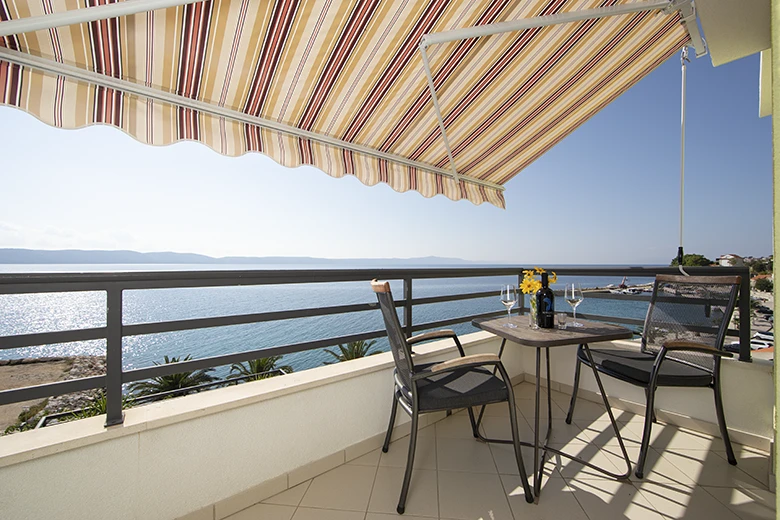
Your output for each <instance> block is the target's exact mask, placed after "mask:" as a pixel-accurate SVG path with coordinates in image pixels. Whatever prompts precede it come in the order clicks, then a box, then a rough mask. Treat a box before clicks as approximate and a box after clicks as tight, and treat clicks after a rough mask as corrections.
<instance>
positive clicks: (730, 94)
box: [0, 56, 772, 265]
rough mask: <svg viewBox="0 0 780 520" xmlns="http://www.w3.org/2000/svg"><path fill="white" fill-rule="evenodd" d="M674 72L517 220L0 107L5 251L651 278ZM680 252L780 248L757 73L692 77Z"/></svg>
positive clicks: (670, 253)
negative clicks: (430, 264)
mask: <svg viewBox="0 0 780 520" xmlns="http://www.w3.org/2000/svg"><path fill="white" fill-rule="evenodd" d="M679 63H680V62H679V56H674V57H672V58H670V59H669V60H668V61H667V62H666V63H665V64H664V65H662V66H661V67H659V68H658V69H657V70H656V71H654V72H653V73H652V74H650V75H649V76H648V77H647V78H645V79H644V80H643V81H642V82H640V83H639V84H638V85H636V86H635V87H634V88H633V89H631V90H630V91H629V92H627V93H626V94H624V95H623V96H622V97H620V98H619V99H618V100H617V101H615V102H614V103H612V104H611V105H610V106H608V107H607V108H606V109H604V110H603V111H602V112H601V113H599V114H597V115H596V116H595V117H594V118H592V119H591V120H590V121H588V122H587V123H586V124H585V125H583V126H582V127H581V128H579V129H578V130H577V131H576V132H575V133H573V134H572V135H570V136H569V137H568V138H567V139H565V140H564V141H563V142H561V143H560V144H558V145H557V146H556V147H555V148H553V149H552V150H551V151H550V152H548V153H547V154H546V155H545V156H543V157H542V158H541V159H539V160H538V161H536V162H535V163H534V164H533V165H531V166H530V167H529V168H527V169H526V170H525V171H523V172H522V173H520V175H518V176H517V177H515V178H514V179H513V180H512V181H510V182H509V183H508V185H507V190H506V193H505V195H506V199H507V209H506V210H500V209H498V208H495V207H493V206H490V205H488V204H483V205H481V206H474V205H473V204H471V203H469V202H466V201H461V202H452V201H450V200H449V199H446V198H444V197H441V196H439V197H435V198H433V199H425V198H423V197H422V196H421V195H419V194H417V193H415V192H407V193H396V192H394V191H393V190H392V189H390V188H389V187H387V186H385V185H378V186H375V187H366V186H364V185H362V184H361V183H360V182H359V181H357V180H356V179H354V178H343V179H334V178H331V177H329V176H327V175H325V174H324V173H322V172H319V171H317V170H316V169H314V168H311V167H303V168H297V169H287V168H284V167H282V166H279V165H277V164H276V163H274V162H273V161H272V160H270V159H268V158H267V157H265V156H263V155H259V154H250V155H246V156H243V157H239V158H228V157H223V156H221V155H219V154H217V153H215V152H213V151H212V150H210V149H209V148H207V147H205V146H203V145H199V144H195V143H179V144H175V145H172V146H168V147H151V146H145V145H141V144H140V143H138V142H136V141H135V140H133V139H132V138H130V137H128V136H127V135H125V134H124V133H122V132H120V131H118V130H116V129H113V128H109V127H91V128H86V129H81V130H58V129H55V128H51V127H48V126H46V125H44V124H42V123H40V122H39V121H38V120H37V119H35V118H33V117H31V116H29V115H27V114H25V113H23V112H21V111H18V110H15V109H10V108H7V107H0V132H1V133H2V135H3V165H2V169H1V170H0V180H1V181H2V183H1V184H0V185H1V186H2V189H1V190H0V247H21V248H36V249H133V250H137V251H178V252H195V253H202V254H207V255H212V256H229V255H231V256H232V255H240V256H270V255H274V256H275V255H282V256H316V257H326V258H355V257H358V258H377V257H396V258H408V257H418V256H428V255H436V256H446V257H458V258H463V259H467V260H476V261H484V262H500V263H522V264H528V263H530V264H590V263H599V264H637V265H641V264H658V263H667V262H669V260H670V259H671V258H673V257H674V256H675V254H676V251H677V243H678V204H679V160H680V159H679V157H680V155H679V154H680V150H679V140H680V131H679V124H680V121H679V120H680V65H679ZM687 121H688V131H687V160H686V214H685V249H686V252H688V253H701V254H704V255H706V256H708V257H710V258H714V257H717V256H719V255H721V254H725V253H735V254H739V255H743V256H744V255H754V256H758V255H768V254H771V252H772V251H771V248H772V165H771V159H772V147H771V121H770V119H769V118H763V119H759V118H758V56H752V57H749V58H745V59H742V60H740V61H738V62H734V63H731V64H727V65H724V66H721V67H718V68H713V67H712V65H711V62H710V59H709V57H705V58H701V59H698V60H694V61H693V63H692V64H691V65H690V66H689V69H688V119H687Z"/></svg>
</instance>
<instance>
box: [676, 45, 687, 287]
mask: <svg viewBox="0 0 780 520" xmlns="http://www.w3.org/2000/svg"><path fill="white" fill-rule="evenodd" d="M680 63H681V65H682V93H681V96H680V246H679V247H678V248H677V260H678V263H679V264H680V265H679V268H680V272H681V273H683V274H685V275H687V274H688V273H686V272H685V271H684V270H683V265H682V264H683V223H684V218H685V92H686V88H685V86H686V85H685V83H686V76H687V68H688V67H687V65H688V47H683V50H682V53H681V54H680Z"/></svg>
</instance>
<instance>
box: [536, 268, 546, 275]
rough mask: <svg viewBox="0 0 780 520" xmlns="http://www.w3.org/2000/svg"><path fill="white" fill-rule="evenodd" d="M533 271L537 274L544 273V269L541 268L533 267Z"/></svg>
mask: <svg viewBox="0 0 780 520" xmlns="http://www.w3.org/2000/svg"><path fill="white" fill-rule="evenodd" d="M534 271H536V272H537V273H538V274H542V273H543V272H544V269H542V268H541V267H534Z"/></svg>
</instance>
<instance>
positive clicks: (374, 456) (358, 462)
mask: <svg viewBox="0 0 780 520" xmlns="http://www.w3.org/2000/svg"><path fill="white" fill-rule="evenodd" d="M381 456H382V449H381V448H377V449H375V450H373V451H370V452H368V453H366V454H365V455H361V456H360V457H357V458H355V459H352V460H350V461H349V462H347V464H352V465H353V466H373V467H376V466H378V465H379V458H380V457H381Z"/></svg>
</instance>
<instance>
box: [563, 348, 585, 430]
mask: <svg viewBox="0 0 780 520" xmlns="http://www.w3.org/2000/svg"><path fill="white" fill-rule="evenodd" d="M580 348H582V347H578V348H577V350H578V354H579V349H580ZM580 365H582V362H581V361H580V358H579V356H578V357H577V364H576V366H575V367H574V388H573V389H572V391H571V403H569V413H567V414H566V424H571V420H572V417H574V405H575V404H577V390H579V388H580Z"/></svg>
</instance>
